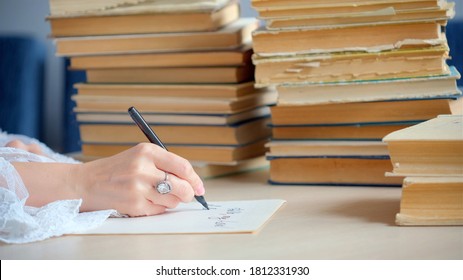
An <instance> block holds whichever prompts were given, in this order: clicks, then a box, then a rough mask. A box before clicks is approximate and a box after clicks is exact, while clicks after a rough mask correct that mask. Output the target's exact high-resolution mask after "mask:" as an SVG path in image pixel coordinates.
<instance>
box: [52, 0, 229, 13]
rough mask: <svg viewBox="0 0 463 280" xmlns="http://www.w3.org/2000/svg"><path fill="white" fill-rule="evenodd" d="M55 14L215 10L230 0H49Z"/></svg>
mask: <svg viewBox="0 0 463 280" xmlns="http://www.w3.org/2000/svg"><path fill="white" fill-rule="evenodd" d="M49 1H50V14H51V15H53V16H71V15H72V16H75V15H92V14H93V15H115V14H126V13H137V12H138V13H139V12H140V11H147V10H149V11H151V12H158V13H172V12H180V11H203V10H213V9H217V8H218V7H221V6H223V5H225V4H226V3H227V2H229V0H98V1H94V0H49Z"/></svg>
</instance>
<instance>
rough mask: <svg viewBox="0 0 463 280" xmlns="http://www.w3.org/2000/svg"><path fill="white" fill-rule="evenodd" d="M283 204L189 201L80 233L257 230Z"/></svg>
mask: <svg viewBox="0 0 463 280" xmlns="http://www.w3.org/2000/svg"><path fill="white" fill-rule="evenodd" d="M284 203H285V201H284V200H281V199H269V200H245V201H221V202H209V209H210V210H206V209H204V208H203V207H202V206H201V204H199V203H197V202H191V203H187V204H180V205H179V206H178V207H177V208H175V209H171V210H168V211H167V212H166V213H164V214H162V215H157V216H150V217H137V218H110V219H107V220H106V221H105V222H104V223H103V224H102V225H101V226H99V227H97V228H95V229H92V230H88V231H84V232H81V233H80V234H198V233H256V232H257V231H259V230H260V229H261V228H262V227H263V226H264V224H265V223H266V222H267V221H268V220H269V219H270V218H271V217H272V216H273V214H275V212H276V211H277V210H278V209H279V208H280V207H281V206H282V205H283V204H284Z"/></svg>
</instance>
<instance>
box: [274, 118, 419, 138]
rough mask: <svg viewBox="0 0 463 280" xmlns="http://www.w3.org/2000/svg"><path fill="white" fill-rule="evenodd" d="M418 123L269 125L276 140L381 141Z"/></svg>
mask: <svg viewBox="0 0 463 280" xmlns="http://www.w3.org/2000/svg"><path fill="white" fill-rule="evenodd" d="M417 123H418V122H391V123H370V124H331V125H329V124H328V125H278V126H276V125H271V127H272V137H273V139H277V140H369V141H372V140H377V141H379V140H381V139H382V138H383V137H384V136H386V135H388V134H389V133H391V132H394V131H396V130H400V129H404V128H407V127H409V126H412V125H415V124H417Z"/></svg>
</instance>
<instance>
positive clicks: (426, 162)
mask: <svg viewBox="0 0 463 280" xmlns="http://www.w3.org/2000/svg"><path fill="white" fill-rule="evenodd" d="M383 140H384V141H385V142H386V143H387V144H388V149H389V152H390V156H391V161H392V163H393V167H394V169H393V171H392V173H391V174H390V175H391V176H401V177H405V179H404V181H403V187H402V199H401V203H400V213H398V214H397V216H396V223H397V224H398V225H463V116H462V115H441V116H438V117H437V118H434V119H431V120H429V121H426V122H423V123H420V124H417V125H415V126H412V127H408V128H405V129H402V130H399V131H395V132H393V133H391V134H389V135H387V136H386V137H385V138H384V139H383Z"/></svg>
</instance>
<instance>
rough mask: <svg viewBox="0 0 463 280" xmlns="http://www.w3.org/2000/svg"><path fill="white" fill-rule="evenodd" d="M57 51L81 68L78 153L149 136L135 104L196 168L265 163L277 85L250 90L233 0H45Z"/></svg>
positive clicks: (244, 35) (97, 152) (253, 24)
mask: <svg viewBox="0 0 463 280" xmlns="http://www.w3.org/2000/svg"><path fill="white" fill-rule="evenodd" d="M50 7H51V9H50V10H51V13H50V16H49V17H48V20H49V22H50V25H51V36H52V37H53V38H55V44H56V53H57V55H59V56H65V57H69V58H70V69H71V70H74V69H75V70H84V71H85V72H86V76H87V81H86V83H80V84H76V85H74V86H75V88H76V89H77V94H76V95H74V96H73V97H72V98H73V100H74V101H75V102H76V108H75V113H76V117H77V121H78V122H79V129H80V135H81V142H82V155H81V158H82V159H84V160H86V159H87V160H88V159H94V158H98V157H104V156H111V155H114V154H116V153H118V152H121V151H123V150H125V149H128V148H130V147H132V146H134V145H135V144H137V143H139V142H147V139H146V138H145V136H144V135H143V133H142V132H141V131H140V130H139V129H138V127H137V126H136V125H135V124H134V123H133V121H132V120H131V118H130V116H129V115H128V113H127V109H128V108H130V107H131V106H134V107H136V108H137V109H138V110H139V111H140V112H141V113H142V114H143V116H144V117H145V119H146V120H147V122H148V123H149V125H150V126H151V127H152V128H153V130H154V131H155V132H156V133H157V134H158V135H159V137H160V138H161V139H162V140H163V142H164V143H165V144H166V146H167V147H168V149H169V151H172V152H174V153H176V154H178V155H180V156H182V157H185V158H186V159H188V160H190V161H191V162H192V163H193V165H194V167H195V168H196V169H197V171H198V173H200V175H204V177H206V176H213V175H222V174H224V173H230V172H236V171H238V170H241V169H242V168H251V167H257V166H262V165H265V164H266V161H265V158H264V154H265V151H266V148H265V144H266V143H267V142H268V138H269V137H270V134H271V129H270V128H269V127H268V123H269V115H270V110H269V107H268V105H271V104H275V102H276V92H275V91H271V90H268V89H267V90H266V89H257V88H256V87H255V86H254V84H255V82H254V66H253V64H252V61H251V55H252V53H253V50H252V46H251V33H252V31H253V30H255V29H256V28H257V27H258V22H257V20H256V19H249V18H240V9H239V8H240V7H239V3H238V2H236V1H229V0H193V1H186V0H185V1H183V0H181V1H175V3H169V2H168V1H135V0H133V1H131V0H128V1H127V0H102V1H64V0H50Z"/></svg>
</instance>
